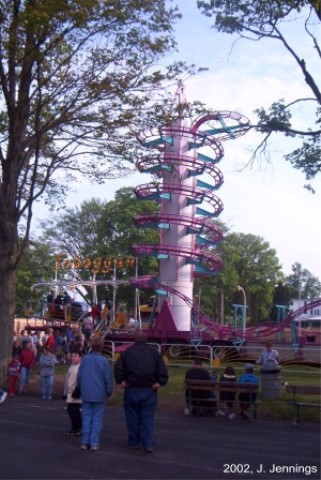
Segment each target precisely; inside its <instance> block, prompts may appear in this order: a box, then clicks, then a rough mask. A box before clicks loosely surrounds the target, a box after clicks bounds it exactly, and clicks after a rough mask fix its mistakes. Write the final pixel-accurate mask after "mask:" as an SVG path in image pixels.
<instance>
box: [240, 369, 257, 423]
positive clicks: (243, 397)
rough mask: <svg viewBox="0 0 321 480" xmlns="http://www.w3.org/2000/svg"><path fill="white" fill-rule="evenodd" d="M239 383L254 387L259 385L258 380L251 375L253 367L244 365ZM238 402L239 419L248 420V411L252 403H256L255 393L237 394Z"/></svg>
mask: <svg viewBox="0 0 321 480" xmlns="http://www.w3.org/2000/svg"><path fill="white" fill-rule="evenodd" d="M239 383H253V384H254V385H258V384H259V379H258V377H257V376H256V375H254V373H253V365H252V364H251V363H247V364H246V365H245V373H244V374H243V375H241V376H240V379H239ZM239 401H240V417H242V418H249V412H248V409H249V407H250V405H251V403H252V402H255V401H256V393H254V392H253V393H252V392H241V393H240V394H239Z"/></svg>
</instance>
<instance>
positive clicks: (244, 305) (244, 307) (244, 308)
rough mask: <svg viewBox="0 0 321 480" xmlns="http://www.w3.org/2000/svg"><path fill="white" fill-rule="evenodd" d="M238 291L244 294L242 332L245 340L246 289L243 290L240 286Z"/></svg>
mask: <svg viewBox="0 0 321 480" xmlns="http://www.w3.org/2000/svg"><path fill="white" fill-rule="evenodd" d="M237 290H238V291H239V292H242V294H243V315H242V332H243V338H245V328H246V295H245V291H244V288H242V287H241V286H240V285H238V286H237Z"/></svg>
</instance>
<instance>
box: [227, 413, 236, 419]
mask: <svg viewBox="0 0 321 480" xmlns="http://www.w3.org/2000/svg"><path fill="white" fill-rule="evenodd" d="M235 417H236V415H235V413H230V414H229V416H228V418H229V419H230V420H234V418H235Z"/></svg>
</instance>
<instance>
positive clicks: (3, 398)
mask: <svg viewBox="0 0 321 480" xmlns="http://www.w3.org/2000/svg"><path fill="white" fill-rule="evenodd" d="M7 395H8V394H7V392H5V391H2V393H1V397H0V403H2V402H4V401H5V399H6V398H7Z"/></svg>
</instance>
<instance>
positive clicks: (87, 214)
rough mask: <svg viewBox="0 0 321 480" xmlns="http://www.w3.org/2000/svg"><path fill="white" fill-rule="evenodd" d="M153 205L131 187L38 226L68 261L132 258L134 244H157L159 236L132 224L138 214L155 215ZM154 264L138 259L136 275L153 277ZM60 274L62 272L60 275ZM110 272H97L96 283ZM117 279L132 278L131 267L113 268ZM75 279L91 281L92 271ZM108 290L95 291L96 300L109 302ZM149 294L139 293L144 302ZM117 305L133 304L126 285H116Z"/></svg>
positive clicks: (79, 274)
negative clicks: (138, 195) (70, 259)
mask: <svg viewBox="0 0 321 480" xmlns="http://www.w3.org/2000/svg"><path fill="white" fill-rule="evenodd" d="M158 208H159V207H158V206H157V204H155V202H151V201H145V202H141V201H140V200H138V199H137V198H136V196H135V195H134V193H133V191H132V189H131V188H122V189H120V190H118V191H117V192H116V195H115V199H114V200H111V201H109V202H102V201H100V200H97V199H91V200H90V201H85V202H83V203H82V204H81V205H80V206H79V207H76V208H73V209H66V210H65V211H64V212H63V213H61V214H59V215H57V216H55V217H52V218H50V219H48V220H46V221H45V222H43V224H42V228H43V240H44V242H47V243H49V244H50V245H51V248H52V249H54V251H55V252H56V253H59V254H65V255H66V256H67V257H68V258H72V257H79V258H81V259H85V258H90V259H94V258H97V257H104V258H118V257H129V256H133V250H132V245H133V244H134V243H158V242H159V233H158V232H156V231H155V230H152V229H146V230H139V229H138V228H136V227H135V225H134V223H133V217H134V215H136V214H139V213H143V212H144V213H149V212H151V213H152V212H157V211H158ZM157 267H158V262H157V260H156V259H155V258H153V257H149V258H144V257H142V258H140V259H139V262H138V274H139V275H148V274H151V275H154V274H155V273H156V272H157ZM62 273H63V272H62ZM113 273H114V272H113V270H112V268H111V270H110V271H109V272H108V273H105V274H104V273H98V274H97V275H96V277H95V278H96V279H97V280H110V279H111V278H112V275H113ZM116 273H117V279H118V280H128V279H130V278H131V277H134V276H135V265H133V266H132V267H130V268H128V267H124V268H117V271H116ZM77 275H78V277H79V278H81V279H83V280H85V279H88V278H92V272H91V271H88V270H84V269H82V270H80V271H78V272H77ZM88 294H89V298H90V297H91V292H90V291H89V292H88ZM111 294H112V292H111V290H110V291H106V290H105V289H104V288H103V287H101V288H98V298H99V299H105V300H107V299H108V300H110V299H111ZM149 295H150V292H146V293H143V294H142V299H141V300H142V302H144V301H145V300H146V299H147V298H148V296H149ZM117 298H118V301H119V302H123V303H125V304H126V305H127V307H128V308H129V309H132V308H133V305H134V290H133V287H130V286H119V287H118V291H117Z"/></svg>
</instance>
